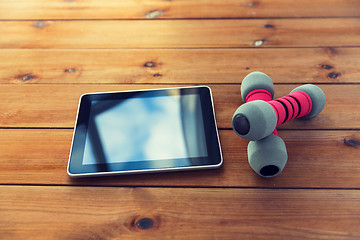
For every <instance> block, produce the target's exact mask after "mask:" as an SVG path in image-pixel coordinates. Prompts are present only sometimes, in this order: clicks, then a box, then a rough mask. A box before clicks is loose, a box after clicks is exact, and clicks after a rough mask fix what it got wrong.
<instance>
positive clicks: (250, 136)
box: [232, 100, 277, 141]
mask: <svg viewBox="0 0 360 240" xmlns="http://www.w3.org/2000/svg"><path fill="white" fill-rule="evenodd" d="M276 121H277V119H276V113H275V111H274V109H273V108H272V107H271V105H270V104H269V103H267V102H265V101H261V100H255V101H251V102H249V103H244V104H243V105H241V106H240V107H239V108H238V109H237V110H236V111H235V113H234V115H233V118H232V126H233V129H234V131H235V132H236V134H237V135H239V136H240V137H242V138H244V139H246V140H248V141H255V140H260V139H262V138H264V137H266V136H268V135H270V134H271V133H272V132H273V131H274V129H275V127H276Z"/></svg>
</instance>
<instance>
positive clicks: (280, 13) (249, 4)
mask: <svg viewBox="0 0 360 240" xmlns="http://www.w3.org/2000/svg"><path fill="white" fill-rule="evenodd" d="M359 10H360V4H359V2H358V1H356V0H346V1H344V0H322V1H310V0H301V1H291V2H289V1H286V0H278V1H271V0H262V1H246V0H240V1H239V0H225V1H224V0H217V1H208V0H198V1H195V2H194V1H191V0H182V1H162V0H152V1H146V0H141V1H140V0H136V1H135V0H117V1H105V2H99V1H95V0H87V1H61V0H57V1H54V0H53V1H47V0H36V1H35V0H33V1H12V0H2V1H0V19H14V20H15V19H152V18H162V19H166V18H223V17H226V18H264V17H349V16H359V12H360V11H359Z"/></svg>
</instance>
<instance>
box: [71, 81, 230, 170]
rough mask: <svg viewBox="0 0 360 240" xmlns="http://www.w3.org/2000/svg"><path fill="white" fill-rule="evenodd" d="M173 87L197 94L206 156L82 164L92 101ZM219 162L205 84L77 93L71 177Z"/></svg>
mask: <svg viewBox="0 0 360 240" xmlns="http://www.w3.org/2000/svg"><path fill="white" fill-rule="evenodd" d="M172 89H174V90H177V91H173V93H179V95H187V94H197V95H198V96H199V97H200V102H201V110H202V116H203V117H202V118H203V124H204V132H205V139H206V148H207V152H208V156H207V157H195V158H180V159H179V158H176V159H166V160H159V159H157V160H146V161H136V162H119V163H106V164H86V165H84V164H82V162H83V155H84V148H85V139H86V134H87V127H88V122H89V115H90V110H91V109H90V108H91V101H93V100H95V101H101V100H121V99H129V98H134V97H135V98H136V95H137V94H142V95H144V93H145V94H147V93H149V94H156V96H162V95H163V96H168V94H167V92H168V91H169V90H172ZM155 92H156V93H155ZM152 161H156V167H155V168H154V167H150V166H149V165H151V164H149V163H150V162H152ZM189 162H191V164H189ZM222 162H223V158H222V153H221V147H220V140H219V134H218V129H217V126H216V119H215V111H214V105H213V99H212V92H211V89H210V88H209V87H208V86H195V87H176V88H160V89H147V90H133V91H118V92H102V93H86V94H83V95H82V96H81V97H80V100H79V106H78V112H77V118H76V123H75V128H74V133H73V139H72V144H71V150H70V155H69V162H68V167H67V173H68V175H69V176H71V177H85V176H96V175H117V174H130V173H143V172H160V171H179V170H192V169H194V170H195V169H206V168H217V167H220V166H221V165H222Z"/></svg>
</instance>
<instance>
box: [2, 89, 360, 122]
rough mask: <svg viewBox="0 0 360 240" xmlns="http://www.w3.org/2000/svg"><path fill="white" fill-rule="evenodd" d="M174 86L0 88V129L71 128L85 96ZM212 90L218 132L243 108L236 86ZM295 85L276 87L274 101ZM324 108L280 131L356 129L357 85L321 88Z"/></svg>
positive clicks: (359, 98)
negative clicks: (315, 114) (317, 114)
mask: <svg viewBox="0 0 360 240" xmlns="http://www.w3.org/2000/svg"><path fill="white" fill-rule="evenodd" d="M173 86H174V85H142V84H135V85H114V84H102V85H97V84H2V85H1V88H0V102H1V103H2V104H1V105H0V127H61V128H62V127H66V128H69V127H70V128H71V127H73V126H74V122H75V118H76V111H77V106H78V101H79V97H80V96H81V95H82V94H83V93H87V92H106V91H125V90H134V89H151V88H164V87H173ZM209 86H210V87H211V89H212V90H213V96H214V105H215V112H216V118H217V122H218V127H220V128H230V127H231V119H232V116H233V114H234V112H235V110H236V109H237V108H238V107H239V106H240V105H241V104H242V100H241V97H240V85H209ZM296 86H298V85H292V84H290V85H277V86H275V98H277V97H282V96H285V95H287V94H289V93H290V91H291V90H292V89H294V88H295V87H296ZM321 88H322V89H323V91H324V92H325V95H326V96H327V100H326V101H327V102H326V106H325V108H324V110H323V111H322V112H321V114H320V115H319V116H317V117H315V118H313V119H310V120H308V121H301V120H293V121H290V122H287V123H285V124H283V125H280V127H279V128H280V129H284V128H287V129H359V128H360V105H359V104H358V103H359V102H360V95H359V92H360V85H336V84H334V85H321Z"/></svg>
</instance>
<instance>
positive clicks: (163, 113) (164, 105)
mask: <svg viewBox="0 0 360 240" xmlns="http://www.w3.org/2000/svg"><path fill="white" fill-rule="evenodd" d="M222 161H223V160H222V154H221V148H220V142H219V136H218V130H217V126H216V121H215V113H214V107H213V100H212V94H211V90H210V88H209V87H207V86H199V87H198V86H197V87H181V88H166V89H151V90H140V91H126V92H107V93H87V94H84V95H82V96H81V97H80V102H79V107H78V113H77V119H76V124H75V129H74V134H73V140H72V145H71V151H70V156H69V163H68V168H67V172H68V174H69V175H70V176H72V177H82V176H94V175H110V174H111V175H114V174H129V173H141V172H159V171H174V170H190V169H204V168H216V167H219V166H221V164H222Z"/></svg>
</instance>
